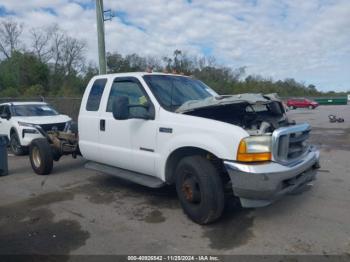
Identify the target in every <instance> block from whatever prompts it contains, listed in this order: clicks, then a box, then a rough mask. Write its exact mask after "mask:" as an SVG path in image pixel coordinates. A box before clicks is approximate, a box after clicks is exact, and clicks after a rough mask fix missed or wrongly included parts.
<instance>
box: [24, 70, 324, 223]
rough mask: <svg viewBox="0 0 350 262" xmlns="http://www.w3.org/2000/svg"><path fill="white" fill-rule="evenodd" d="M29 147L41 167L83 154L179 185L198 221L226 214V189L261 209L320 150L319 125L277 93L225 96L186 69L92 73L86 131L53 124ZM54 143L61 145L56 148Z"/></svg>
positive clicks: (100, 164)
mask: <svg viewBox="0 0 350 262" xmlns="http://www.w3.org/2000/svg"><path fill="white" fill-rule="evenodd" d="M33 128H37V129H38V130H39V131H40V132H41V133H42V135H43V136H45V137H46V138H44V139H36V140H34V141H33V142H32V145H31V147H30V159H31V163H32V167H33V169H34V171H35V172H37V173H38V174H48V173H50V172H51V169H52V162H53V160H58V159H59V158H60V156H61V155H64V154H73V156H75V155H77V154H81V155H82V156H83V157H84V158H85V159H87V160H89V162H88V163H87V165H86V167H87V168H90V169H94V170H98V171H101V172H104V173H108V174H111V175H115V176H117V177H121V178H123V179H128V180H131V181H133V182H135V183H139V184H142V185H145V186H148V187H161V186H163V185H167V184H175V186H176V190H177V194H178V197H179V200H180V202H181V205H182V207H183V209H184V211H185V213H186V214H187V215H188V216H189V217H190V218H191V219H192V220H193V221H195V222H197V223H200V224H207V223H210V222H212V221H214V220H216V219H218V218H219V217H220V216H221V214H222V211H223V208H224V205H225V199H226V195H229V194H233V195H234V196H235V197H237V198H239V200H240V203H241V205H242V206H243V207H262V206H266V205H269V204H271V203H272V202H274V201H275V200H277V199H278V198H280V197H281V196H283V195H285V194H287V193H291V192H295V191H296V190H300V188H302V187H304V186H306V185H307V184H308V183H309V182H310V181H312V180H313V179H314V178H315V175H316V170H317V168H319V152H318V151H317V150H316V149H315V148H314V147H313V146H312V145H309V144H308V142H307V140H308V136H309V132H310V129H311V128H310V126H309V125H308V124H306V123H302V124H295V122H293V121H289V120H288V119H287V117H286V114H285V110H284V107H283V105H282V103H281V101H280V100H279V99H278V98H277V97H276V96H274V95H265V96H263V95H260V94H242V95H232V96H220V95H218V94H217V93H215V92H214V91H213V90H212V89H211V88H210V87H208V86H206V85H205V84H204V83H202V82H200V81H198V80H196V79H193V78H191V77H187V76H181V75H173V74H161V73H122V74H110V75H100V76H96V77H94V78H93V79H91V81H90V83H89V84H88V86H87V88H86V90H85V94H84V96H83V99H82V102H81V107H80V112H79V120H78V132H77V130H73V131H68V132H60V131H50V132H44V131H43V130H40V127H36V126H35V125H33ZM48 150H51V152H52V153H48Z"/></svg>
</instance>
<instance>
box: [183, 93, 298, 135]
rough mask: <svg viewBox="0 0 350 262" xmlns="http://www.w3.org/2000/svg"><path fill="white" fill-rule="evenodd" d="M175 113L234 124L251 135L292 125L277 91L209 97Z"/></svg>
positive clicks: (188, 104)
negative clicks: (275, 92) (273, 92)
mask: <svg viewBox="0 0 350 262" xmlns="http://www.w3.org/2000/svg"><path fill="white" fill-rule="evenodd" d="M177 112H178V113H182V114H187V115H192V116H198V117H204V118H209V119H213V120H217V121H221V122H225V123H229V124H233V125H237V126H240V127H242V128H243V129H245V130H246V131H247V132H248V133H249V134H250V135H261V134H266V133H272V132H273V131H274V130H275V129H277V128H279V127H285V126H289V125H292V124H294V123H293V122H289V121H288V119H287V116H286V114H285V109H284V106H283V104H282V102H281V100H280V99H279V98H278V97H277V95H276V94H269V95H264V96H263V95H261V94H242V95H232V96H219V97H209V98H207V99H204V100H197V101H188V102H186V103H185V104H183V105H182V106H181V107H179V108H178V109H177Z"/></svg>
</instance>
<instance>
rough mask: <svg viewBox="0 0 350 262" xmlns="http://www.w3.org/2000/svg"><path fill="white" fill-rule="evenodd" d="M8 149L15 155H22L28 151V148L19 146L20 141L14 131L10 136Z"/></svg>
mask: <svg viewBox="0 0 350 262" xmlns="http://www.w3.org/2000/svg"><path fill="white" fill-rule="evenodd" d="M10 149H11V152H12V153H13V154H14V155H16V156H23V155H25V154H27V153H28V148H27V147H23V146H21V142H20V140H19V137H18V135H17V133H16V132H13V133H12V134H11V137H10Z"/></svg>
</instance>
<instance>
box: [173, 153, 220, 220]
mask: <svg viewBox="0 0 350 262" xmlns="http://www.w3.org/2000/svg"><path fill="white" fill-rule="evenodd" d="M176 191H177V194H178V197H179V200H180V203H181V205H182V208H183V209H184V211H185V213H186V214H187V215H188V216H189V217H190V218H191V219H192V220H193V221H194V222H196V223H198V224H209V223H211V222H214V221H215V220H217V219H218V218H220V216H221V214H222V211H223V209H224V205H225V197H224V188H223V183H222V180H221V177H220V174H219V172H218V171H217V170H216V168H215V167H214V165H213V164H212V163H211V162H210V161H209V160H208V159H206V158H205V157H203V156H188V157H185V158H183V159H182V160H181V161H180V163H179V164H178V166H177V168H176Z"/></svg>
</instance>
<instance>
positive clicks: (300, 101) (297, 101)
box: [287, 98, 319, 109]
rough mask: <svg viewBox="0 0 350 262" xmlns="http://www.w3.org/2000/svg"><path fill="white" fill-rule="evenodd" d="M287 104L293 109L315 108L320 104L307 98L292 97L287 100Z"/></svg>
mask: <svg viewBox="0 0 350 262" xmlns="http://www.w3.org/2000/svg"><path fill="white" fill-rule="evenodd" d="M287 106H288V107H289V108H291V109H295V108H309V109H315V108H316V107H318V106H319V105H318V103H317V102H315V101H311V100H309V99H306V98H292V99H288V100H287Z"/></svg>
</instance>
